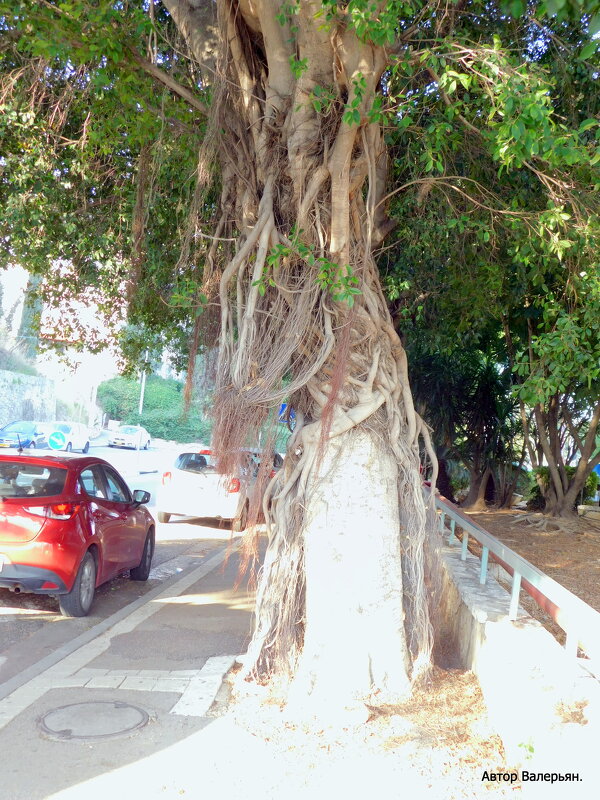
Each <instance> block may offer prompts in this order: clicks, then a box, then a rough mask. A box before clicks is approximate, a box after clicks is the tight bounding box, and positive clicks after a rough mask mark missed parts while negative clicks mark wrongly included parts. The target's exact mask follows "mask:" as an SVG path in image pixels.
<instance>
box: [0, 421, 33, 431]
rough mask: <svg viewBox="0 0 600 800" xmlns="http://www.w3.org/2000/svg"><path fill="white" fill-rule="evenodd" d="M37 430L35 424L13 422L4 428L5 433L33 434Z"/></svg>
mask: <svg viewBox="0 0 600 800" xmlns="http://www.w3.org/2000/svg"><path fill="white" fill-rule="evenodd" d="M34 428H35V423H34V422H11V423H10V425H5V426H4V428H2V432H3V433H31V431H32V430H33V429H34Z"/></svg>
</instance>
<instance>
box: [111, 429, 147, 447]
mask: <svg viewBox="0 0 600 800" xmlns="http://www.w3.org/2000/svg"><path fill="white" fill-rule="evenodd" d="M108 446H109V447H133V448H134V450H147V449H148V448H149V447H150V434H149V433H148V431H147V430H146V428H142V426H141V425H119V427H118V428H117V430H116V431H114V432H113V433H112V435H111V437H110V439H109V440H108Z"/></svg>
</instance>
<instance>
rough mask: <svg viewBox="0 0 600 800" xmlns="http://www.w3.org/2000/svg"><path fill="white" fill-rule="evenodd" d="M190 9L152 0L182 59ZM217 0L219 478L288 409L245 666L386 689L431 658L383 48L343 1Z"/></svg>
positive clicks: (371, 690)
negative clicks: (385, 264) (392, 277)
mask: <svg viewBox="0 0 600 800" xmlns="http://www.w3.org/2000/svg"><path fill="white" fill-rule="evenodd" d="M175 6H176V7H177V8H175ZM191 6H193V3H185V2H180V3H176V2H174V0H169V3H168V7H169V9H171V11H172V14H173V17H174V19H175V21H176V23H177V25H178V26H179V28H180V30H181V32H182V34H183V35H184V37H186V39H187V40H188V44H189V46H190V49H191V50H192V52H194V48H195V45H194V39H193V37H192V36H191V34H190V29H191V28H190V26H192V27H193V23H192V21H191V20H192V17H191V16H190V14H191V11H190V7H191ZM217 8H218V16H219V29H220V35H221V45H222V46H221V48H220V55H221V59H220V62H219V68H218V81H217V82H216V84H215V86H214V92H213V97H214V108H213V112H214V114H213V118H212V121H211V128H210V130H209V135H208V137H207V140H206V143H205V145H204V148H203V150H202V152H201V155H200V158H201V164H202V165H203V164H209V163H210V162H211V161H213V160H215V159H216V160H218V163H219V165H220V172H221V176H222V193H221V201H220V212H221V219H220V222H219V230H220V231H222V234H223V237H234V238H235V240H236V244H235V248H234V250H233V252H228V251H227V250H226V249H225V248H223V251H222V256H223V258H222V263H221V265H220V284H219V297H218V299H219V302H220V306H221V330H220V358H219V366H218V375H217V391H216V397H215V403H214V407H215V416H216V420H215V433H214V437H215V441H214V445H215V447H216V449H217V451H218V452H219V453H220V454H221V461H220V464H221V468H222V469H223V471H227V472H228V471H230V470H232V469H235V468H236V459H238V458H239V448H240V447H241V446H243V445H246V444H248V443H252V442H253V441H256V439H257V434H258V431H259V430H260V429H261V427H262V426H263V425H264V423H265V420H267V418H268V417H269V415H270V414H272V412H273V410H274V409H276V408H278V406H279V404H280V403H281V402H282V401H284V400H285V401H288V402H290V404H291V405H292V406H293V408H294V409H295V410H296V415H297V425H296V429H295V431H294V434H293V437H292V439H291V440H290V444H289V446H288V452H287V458H286V461H285V467H284V469H283V470H281V471H280V472H279V473H278V475H277V476H276V477H275V478H274V479H272V480H271V482H270V483H269V485H268V487H267V490H266V493H265V497H264V501H263V508H264V512H265V516H266V518H267V523H268V529H269V535H270V543H269V548H268V551H267V555H266V559H265V563H264V566H263V570H262V575H261V580H260V583H259V587H258V592H257V595H258V596H257V611H256V629H255V633H254V637H253V640H252V643H251V645H250V648H249V653H248V657H247V660H246V668H247V673H248V675H249V676H253V677H255V678H257V679H264V678H268V676H269V675H271V674H272V673H273V671H287V672H289V673H294V672H295V671H296V667H298V666H299V668H298V674H297V677H296V681H295V684H294V686H295V687H298V686H302V687H303V688H302V692H303V693H304V694H305V695H306V694H311V695H314V696H315V697H317V696H320V697H325V696H327V695H330V696H331V697H338V698H339V701H340V702H341V703H344V702H346V701H347V702H349V703H351V702H353V698H354V699H356V698H358V697H370V698H374V697H378V696H379V697H381V698H383V697H385V699H386V702H389V701H391V700H392V699H393V698H394V697H396V698H399V697H400V696H402V695H403V694H404V692H405V690H406V687H407V685H408V680H409V673H410V672H412V675H413V676H415V675H416V674H417V673H418V672H420V671H421V670H422V668H424V665H425V664H427V663H428V661H429V653H430V651H431V627H430V624H429V618H428V612H427V603H426V596H425V575H424V563H423V550H424V545H425V539H426V536H427V533H428V530H429V527H428V525H427V515H426V511H425V506H424V504H423V499H422V494H421V482H420V477H419V459H420V454H419V453H420V451H419V437H420V436H421V437H422V438H423V441H424V443H425V448H426V449H427V452H428V453H429V454H430V457H431V460H432V461H435V456H434V454H433V452H432V451H431V443H430V440H429V435H428V431H427V428H426V426H425V425H424V424H423V422H422V420H421V419H420V417H419V416H418V415H417V414H416V413H415V410H414V406H413V402H412V396H411V392H410V388H409V383H408V367H407V361H406V355H405V353H404V350H403V348H402V345H401V342H400V339H399V337H398V335H397V333H396V331H395V329H394V326H393V324H392V320H391V318H390V315H389V312H388V309H387V305H386V301H385V297H384V295H383V292H382V289H381V285H380V282H379V277H378V272H377V268H376V265H375V263H374V260H373V256H372V250H373V246H374V244H377V243H379V242H380V241H381V238H382V236H383V232H384V230H385V229H386V222H387V221H386V217H385V205H384V204H383V203H382V198H383V197H384V196H385V188H386V187H385V176H386V174H387V161H386V151H385V145H384V141H383V135H382V131H381V129H380V126H379V124H378V122H376V121H373V118H372V117H371V116H370V115H369V111H370V110H371V108H372V107H373V101H374V99H375V97H376V96H377V94H378V93H380V89H381V87H380V81H381V77H382V74H383V70H384V67H385V63H386V60H385V52H384V50H383V48H381V47H378V46H375V45H373V44H369V43H365V42H364V41H361V40H359V39H358V38H357V37H356V35H355V34H354V33H353V32H352V30H351V26H349V25H347V20H346V19H345V17H344V14H345V12H344V10H343V9H339V10H338V12H337V16H335V17H334V18H332V19H331V20H329V22H328V24H327V25H324V24H323V18H322V16H317V12H319V11H320V10H322V8H321V5H320V4H319V3H314V2H311V1H310V0H301V2H300V3H299V4H298V6H297V7H295V11H294V10H293V11H292V12H287V11H285V9H286V8H287V7H286V6H282V5H280V3H278V2H272V1H271V0H259V2H257V3H249V2H247V0H232V1H231V2H227V1H226V0H218V3H217ZM186 9H187V11H188V12H190V13H189V14H188V13H187V12H186ZM289 13H291V14H292V16H289ZM348 109H351V110H355V111H357V113H358V118H359V119H358V121H357V120H356V119H352V120H349V119H347V117H345V116H344V115H345V114H346V112H347V111H348ZM349 290H355V291H356V293H353V292H352V291H349ZM261 479H264V481H266V476H261V475H259V481H258V483H259V485H260V484H261ZM433 485H435V475H434V476H433ZM259 494H260V491H259V492H257V495H259ZM431 527H433V526H431ZM403 586H404V591H403V588H402V587H403ZM301 652H302V658H301V660H300V661H299V656H300V653H301ZM342 654H343V665H342V664H341V663H340V660H341V659H340V656H342ZM340 670H341V672H342V673H344V674H346V676H347V677H346V678H345V679H344V680H343V681H340ZM342 684H343V686H342Z"/></svg>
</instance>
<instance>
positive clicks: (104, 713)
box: [39, 701, 148, 741]
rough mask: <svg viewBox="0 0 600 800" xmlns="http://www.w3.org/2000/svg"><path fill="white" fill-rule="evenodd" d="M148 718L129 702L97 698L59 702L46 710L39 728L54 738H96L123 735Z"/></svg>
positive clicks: (139, 726)
mask: <svg viewBox="0 0 600 800" xmlns="http://www.w3.org/2000/svg"><path fill="white" fill-rule="evenodd" d="M147 722H148V714H146V712H145V711H143V710H142V709H141V708H137V707H136V706H130V705H129V704H128V703H119V702H110V701H109V702H96V703H74V704H73V705H70V706H61V707H60V708H55V709H54V710H53V711H49V712H48V713H47V714H45V715H44V716H43V717H42V718H41V720H40V722H39V725H40V728H41V729H42V731H43V732H44V733H45V734H46V735H48V736H51V737H52V738H53V739H60V740H63V741H64V740H67V739H79V740H81V739H84V740H86V741H97V740H99V739H111V738H113V737H115V736H123V735H124V734H126V733H131V731H135V730H137V728H141V727H142V726H143V725H145V724H146V723H147Z"/></svg>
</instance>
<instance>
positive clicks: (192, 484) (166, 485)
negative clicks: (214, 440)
mask: <svg viewBox="0 0 600 800" xmlns="http://www.w3.org/2000/svg"><path fill="white" fill-rule="evenodd" d="M244 455H245V459H244V466H242V473H243V474H240V475H219V474H218V473H217V471H216V464H215V459H214V456H213V453H212V451H211V450H209V449H205V450H200V451H199V452H196V453H194V452H184V453H180V454H179V456H178V457H177V459H176V461H175V464H174V465H173V467H172V468H171V469H170V470H168V471H167V472H165V473H164V474H163V476H162V481H161V485H159V487H158V493H157V498H156V506H157V508H158V509H160V510H159V511H157V518H158V521H159V522H169V520H170V519H171V517H173V516H186V517H209V518H212V519H224V520H231V527H232V529H233V530H234V531H236V532H237V531H243V530H245V528H246V525H247V522H248V510H249V492H250V490H251V488H252V486H253V485H254V482H255V480H256V477H257V475H258V471H259V468H260V464H261V459H262V458H264V454H262V453H261V452H260V451H259V450H252V449H246V450H244ZM271 458H272V465H270V467H271V474H273V472H274V470H276V469H279V467H280V466H281V464H282V463H283V461H282V458H281V456H280V455H279V453H273V454H272V456H271Z"/></svg>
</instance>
